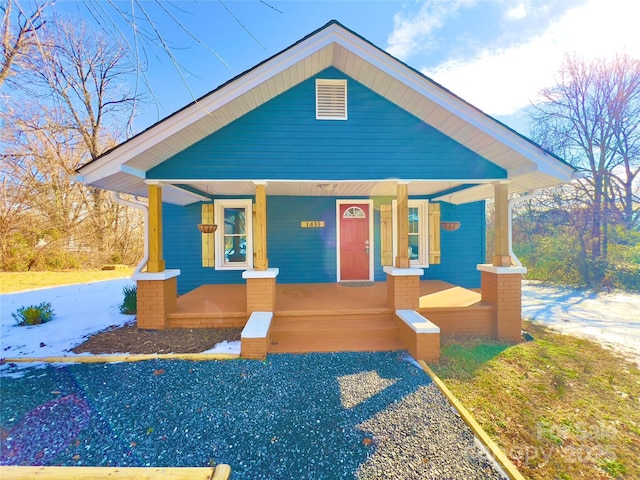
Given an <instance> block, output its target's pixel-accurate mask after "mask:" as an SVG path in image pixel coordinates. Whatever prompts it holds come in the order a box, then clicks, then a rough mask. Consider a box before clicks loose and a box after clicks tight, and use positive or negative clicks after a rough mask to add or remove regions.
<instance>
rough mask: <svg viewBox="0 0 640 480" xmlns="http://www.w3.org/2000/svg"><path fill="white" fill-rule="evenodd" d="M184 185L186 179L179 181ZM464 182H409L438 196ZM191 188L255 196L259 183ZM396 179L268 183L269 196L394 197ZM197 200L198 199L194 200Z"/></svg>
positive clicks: (412, 191)
mask: <svg viewBox="0 0 640 480" xmlns="http://www.w3.org/2000/svg"><path fill="white" fill-rule="evenodd" d="M176 183H180V184H182V185H184V184H185V182H184V181H179V182H176ZM464 183H465V182H460V181H456V182H437V181H433V182H430V181H410V182H408V185H409V195H412V196H416V195H435V194H437V193H438V192H442V191H443V190H448V189H450V188H455V187H458V186H460V185H463V184H464ZM187 185H188V186H189V187H190V188H193V189H196V190H197V191H199V192H201V193H202V194H203V195H205V196H206V195H211V196H214V195H215V196H218V195H223V196H224V195H227V196H234V195H254V194H255V192H256V184H255V183H254V182H253V181H251V180H243V181H190V182H188V183H187ZM396 186H397V180H389V181H368V182H367V181H357V182H356V181H354V182H352V181H338V182H337V181H321V180H320V181H309V182H300V181H281V180H273V181H267V182H266V191H267V195H279V196H294V197H301V196H312V197H322V196H325V197H375V196H395V195H396V193H397V187H396ZM194 201H195V200H194Z"/></svg>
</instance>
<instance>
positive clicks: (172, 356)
mask: <svg viewBox="0 0 640 480" xmlns="http://www.w3.org/2000/svg"><path fill="white" fill-rule="evenodd" d="M238 358H240V355H238V354H237V353H151V354H141V355H78V356H69V357H14V358H2V359H0V360H1V363H121V362H141V361H144V360H196V361H208V360H236V359H238Z"/></svg>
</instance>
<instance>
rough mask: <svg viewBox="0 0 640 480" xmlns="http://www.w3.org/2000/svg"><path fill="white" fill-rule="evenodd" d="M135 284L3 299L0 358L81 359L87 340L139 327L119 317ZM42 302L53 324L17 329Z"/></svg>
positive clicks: (222, 349) (221, 349) (236, 347)
mask: <svg viewBox="0 0 640 480" xmlns="http://www.w3.org/2000/svg"><path fill="white" fill-rule="evenodd" d="M132 283H133V282H132V281H131V280H129V279H126V278H125V279H117V280H106V281H101V282H93V283H86V284H77V285H69V286H63V287H53V288H43V289H37V290H28V291H25V292H18V293H7V294H4V295H0V357H2V358H10V357H54V356H55V357H62V356H74V355H76V354H74V353H73V352H71V349H72V348H73V347H75V346H77V345H80V344H81V343H82V342H84V340H85V339H86V338H87V337H89V336H91V335H93V334H94V333H97V332H100V331H102V330H105V329H107V328H109V327H111V326H115V327H119V326H122V325H124V324H126V323H131V322H133V321H134V319H135V316H134V315H123V314H121V313H120V311H119V306H120V304H121V303H122V300H123V298H124V296H123V293H122V288H123V287H124V286H125V285H131V284H132ZM42 302H50V303H51V307H52V308H53V310H54V312H55V314H56V316H55V319H54V320H53V321H51V322H49V323H45V324H42V325H34V326H31V327H19V326H18V325H17V324H16V321H15V320H14V319H13V317H12V316H11V314H12V313H13V312H15V311H16V310H17V309H18V308H20V307H23V306H30V305H38V304H40V303H42ZM119 353H128V352H119ZM207 353H240V342H232V344H231V345H230V344H229V343H226V342H223V344H219V345H216V346H215V347H214V348H213V349H211V350H209V351H208V352H207ZM82 355H87V354H82Z"/></svg>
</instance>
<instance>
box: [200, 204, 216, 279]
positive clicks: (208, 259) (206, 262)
mask: <svg viewBox="0 0 640 480" xmlns="http://www.w3.org/2000/svg"><path fill="white" fill-rule="evenodd" d="M202 223H209V224H213V223H215V222H214V218H213V203H203V204H202ZM214 237H215V235H213V234H212V233H203V234H202V266H203V267H215V266H216V262H215V251H214Z"/></svg>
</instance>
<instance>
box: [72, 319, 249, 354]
mask: <svg viewBox="0 0 640 480" xmlns="http://www.w3.org/2000/svg"><path fill="white" fill-rule="evenodd" d="M241 332H242V329H241V328H193V329H191V328H172V329H170V330H140V329H138V328H137V327H136V326H135V325H125V326H123V327H118V328H112V329H109V330H105V331H103V332H99V333H97V334H95V335H92V336H91V337H89V338H87V340H86V341H85V342H84V343H82V344H80V345H78V346H77V347H75V348H74V349H73V352H74V353H85V352H89V353H92V354H96V355H97V354H109V353H132V354H145V353H200V352H204V351H205V350H209V349H210V348H213V347H214V346H215V345H216V344H217V343H220V342H223V341H225V340H227V341H233V340H240V333H241Z"/></svg>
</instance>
